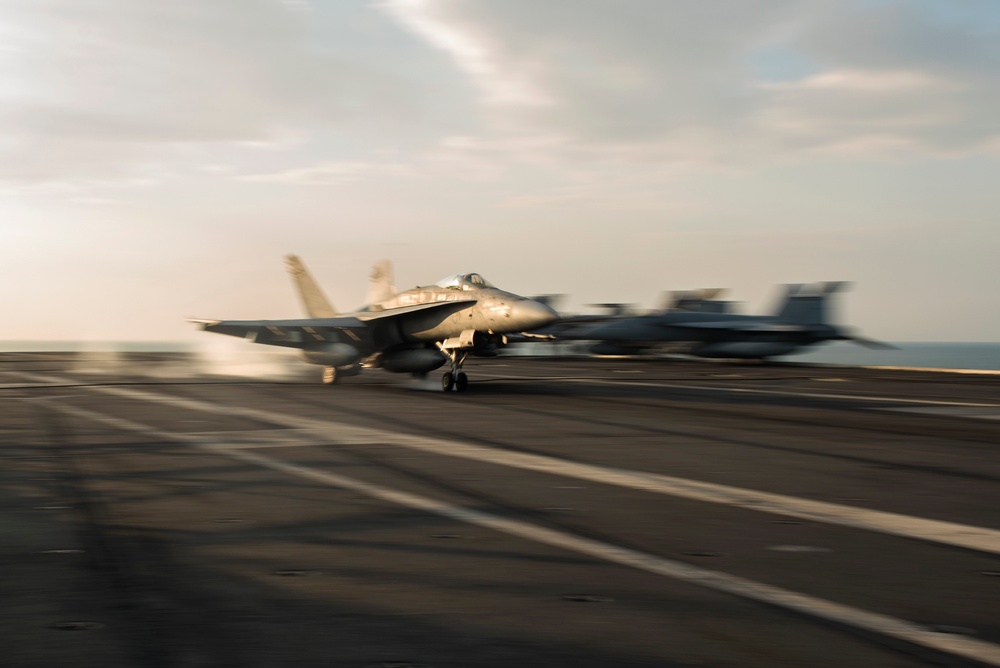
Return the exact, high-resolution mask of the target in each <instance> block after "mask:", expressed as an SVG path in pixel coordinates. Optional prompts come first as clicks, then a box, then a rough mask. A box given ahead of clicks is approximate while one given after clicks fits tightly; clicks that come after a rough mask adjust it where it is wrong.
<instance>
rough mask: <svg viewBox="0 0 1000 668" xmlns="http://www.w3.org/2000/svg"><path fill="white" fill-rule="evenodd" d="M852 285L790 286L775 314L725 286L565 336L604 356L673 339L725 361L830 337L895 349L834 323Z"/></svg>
mask: <svg viewBox="0 0 1000 668" xmlns="http://www.w3.org/2000/svg"><path fill="white" fill-rule="evenodd" d="M846 285H847V284H846V283H843V282H834V283H818V284H814V285H790V286H788V289H787V293H786V295H785V298H784V300H783V302H782V304H781V306H780V307H779V308H778V310H777V311H776V312H775V313H774V314H773V315H741V314H736V313H733V312H732V307H731V302H726V301H721V300H718V299H716V297H717V296H718V294H719V293H720V292H721V291H719V290H714V289H713V290H705V291H696V292H683V293H673V295H672V301H671V304H670V305H669V306H668V308H666V309H665V310H663V311H660V312H656V313H650V314H647V315H642V316H636V317H625V318H616V319H614V320H610V321H607V322H604V323H600V324H596V325H591V326H583V327H580V328H576V329H575V330H573V331H571V332H564V333H563V334H562V335H561V337H560V338H563V339H574V340H588V341H598V342H599V343H597V344H596V345H594V346H593V347H592V348H591V352H594V353H596V354H598V355H634V354H641V353H643V352H647V351H649V350H651V349H652V348H655V347H662V346H663V344H665V343H670V344H672V345H670V349H671V351H672V352H680V353H684V354H687V355H694V356H697V357H709V358H724V359H758V360H759V359H768V358H771V357H777V356H780V355H789V354H793V353H797V352H802V351H804V350H805V349H806V348H808V347H810V346H813V345H816V344H818V343H821V342H824V341H854V342H856V343H860V344H862V345H866V346H872V347H890V346H886V345H885V344H882V343H878V342H876V341H871V340H868V339H864V338H862V337H859V336H856V335H855V334H853V333H851V332H850V331H849V330H847V329H846V328H844V327H839V326H837V325H834V324H831V323H830V321H829V301H830V299H831V298H832V297H833V296H834V295H835V294H837V293H838V292H840V291H841V290H842V289H843V288H844V287H845V286H846Z"/></svg>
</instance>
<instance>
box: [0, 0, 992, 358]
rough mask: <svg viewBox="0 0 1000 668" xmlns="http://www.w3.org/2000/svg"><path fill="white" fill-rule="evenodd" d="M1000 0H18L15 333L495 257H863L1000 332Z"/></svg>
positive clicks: (486, 270) (619, 267) (962, 317)
mask: <svg viewBox="0 0 1000 668" xmlns="http://www.w3.org/2000/svg"><path fill="white" fill-rule="evenodd" d="M998 45H1000V3H997V2H995V1H994V0H967V1H965V2H954V1H952V0H940V1H939V0H710V1H705V2H690V1H689V0H618V1H616V2H609V1H606V0H604V1H594V0H545V1H544V2H539V1H538V0H380V1H369V0H284V1H280V0H213V1H212V2H205V1H204V0H172V1H170V2H151V1H149V0H10V1H8V2H4V3H3V5H2V7H0V148H2V152H0V266H2V267H3V270H2V276H3V283H4V285H3V289H2V290H0V294H2V295H3V297H2V299H0V308H2V310H3V314H4V327H3V331H2V333H0V339H8V340H9V339H32V340H38V339H114V340H133V339H155V340H181V339H184V340H188V339H192V338H196V337H202V336H208V335H206V334H202V333H199V332H196V331H195V330H194V327H193V326H191V325H190V324H188V323H186V322H185V321H184V319H185V318H187V317H217V318H232V319H237V318H283V317H297V316H299V315H300V311H299V306H298V303H297V301H296V299H295V297H294V294H293V292H292V289H291V287H290V284H289V281H288V277H287V276H286V275H285V272H284V268H283V266H282V256H283V255H285V254H287V253H296V254H298V255H300V256H301V257H302V259H303V260H304V261H305V262H306V264H307V265H308V266H309V268H310V269H311V270H312V272H313V273H314V274H315V276H316V278H317V279H318V280H319V282H320V283H321V284H322V285H323V286H324V288H325V289H326V291H327V293H328V294H329V296H330V298H331V300H332V301H333V302H334V304H335V305H336V306H337V307H338V308H340V309H353V308H355V307H358V306H360V305H361V304H362V303H363V301H364V297H365V292H366V288H367V280H368V279H367V276H368V272H369V269H370V267H371V265H372V264H373V263H374V262H376V261H378V260H380V259H383V258H386V259H389V260H391V261H393V262H394V264H395V273H396V282H397V285H398V286H399V287H400V288H407V287H412V286H414V285H417V284H426V283H432V282H434V281H436V280H438V279H440V278H441V277H442V276H445V275H448V274H453V273H456V272H468V271H476V272H479V273H481V274H482V275H483V276H485V277H486V278H487V279H489V280H490V281H491V282H493V283H495V284H496V285H497V286H499V287H501V288H503V289H507V290H511V291H514V292H517V293H521V294H526V295H533V294H541V293H566V294H568V295H569V296H570V297H569V299H568V301H567V302H565V306H567V307H569V308H570V309H571V310H578V309H581V308H583V305H585V304H588V303H592V302H610V301H615V302H633V303H637V304H640V305H642V306H644V307H650V306H653V305H654V304H655V303H656V302H658V300H659V298H660V294H661V293H662V292H663V291H665V290H674V289H687V288H702V287H728V288H731V290H730V292H729V293H727V295H726V298H729V299H734V300H737V301H741V302H746V305H745V310H746V311H748V312H765V311H769V310H770V309H771V308H772V303H773V302H774V301H775V300H776V299H777V296H778V295H777V291H778V289H777V287H776V285H777V284H780V283H798V282H811V281H827V280H847V281H852V282H853V284H854V285H853V288H852V290H850V291H849V292H847V293H846V294H845V295H844V298H843V300H842V304H841V306H842V309H841V311H842V312H841V314H840V320H841V321H842V322H844V323H846V324H850V325H853V326H856V327H858V328H859V329H861V330H862V331H864V332H865V333H866V334H867V335H869V336H872V337H874V338H878V339H882V340H894V341H907V340H908V341H935V340H938V341H996V340H1000V309H998V308H997V298H996V286H997V283H998V277H1000V271H998V269H997V266H998V264H997V263H998V260H997V258H998V257H1000V219H998V211H1000V194H998V193H1000V190H998V187H997V183H1000V46H998Z"/></svg>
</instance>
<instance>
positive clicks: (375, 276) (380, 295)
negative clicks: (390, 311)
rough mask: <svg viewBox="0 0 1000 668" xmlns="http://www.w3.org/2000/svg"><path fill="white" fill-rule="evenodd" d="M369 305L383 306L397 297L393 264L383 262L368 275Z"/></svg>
mask: <svg viewBox="0 0 1000 668" xmlns="http://www.w3.org/2000/svg"><path fill="white" fill-rule="evenodd" d="M368 278H369V279H371V280H370V282H369V283H368V303H369V304H381V303H382V302H385V301H389V300H390V299H392V298H393V297H395V296H396V283H395V281H394V279H393V276H392V262H389V260H381V261H379V262H376V263H375V266H374V267H372V272H371V273H370V274H368Z"/></svg>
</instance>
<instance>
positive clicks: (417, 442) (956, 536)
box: [91, 386, 1000, 554]
mask: <svg viewBox="0 0 1000 668" xmlns="http://www.w3.org/2000/svg"><path fill="white" fill-rule="evenodd" d="M91 389H93V390H95V391H99V392H102V393H105V394H111V395H115V396H121V397H128V398H131V399H137V400H141V401H153V402H157V403H162V404H166V405H170V406H175V407H178V408H184V409H188V410H195V411H200V412H209V413H215V414H218V415H228V416H232V417H240V418H247V419H252V420H264V421H267V422H269V423H271V424H275V425H280V426H284V427H292V428H295V429H305V430H309V431H310V432H312V433H313V434H315V435H316V437H317V438H318V439H321V440H322V441H323V442H324V443H331V444H340V445H355V444H359V443H385V444H387V445H394V446H399V447H405V448H410V449H414V450H420V451H423V452H429V453H432V454H436V455H444V456H447V457H461V458H464V459H470V460H473V461H479V462H485V463H487V464H496V465H500V466H508V467H512V468H520V469H524V470H530V471H538V472H540V473H547V474H552V475H561V476H565V477H570V478H576V479H579V480H588V481H591V482H597V483H602V484H607V485H616V486H618V487H625V488H628V489H635V490H640V491H644V492H652V493H657V494H666V495H670V496H676V497H681V498H686V499H693V500H696V501H704V502H707V503H717V504H722V505H726V506H734V507H737V508H743V509H746V510H754V511H760V512H766V513H773V514H777V515H784V516H786V517H795V518H798V519H805V520H809V521H814V522H822V523H825V524H837V525H840V526H846V527H851V528H854V529H862V530H865V531H874V532H878V533H884V534H889V535H894V536H901V537H903V538H909V539H916V540H923V541H928V542H932V543H938V544H942V545H949V546H954V547H960V548H965V549H970V550H976V551H979V552H989V553H992V554H1000V530H997V529H990V528H986V527H978V526H972V525H968V524H958V523H955V522H946V521H943V520H932V519H926V518H922V517H913V516H910V515H903V514H899V513H890V512H884V511H879V510H869V509H867V508H859V507H857V506H846V505H842V504H837V503H828V502H825V501H814V500H811V499H803V498H799V497H795V496H788V495H784V494H773V493H770V492H761V491H757V490H751V489H745V488H741V487H733V486H731V485H720V484H716V483H710V482H703V481H700V480H692V479H689V478H679V477H675V476H668V475H664V474H659V473H647V472H644V471H635V470H629V469H619V468H613V467H606V466H598V465H594V464H585V463H582V462H574V461H570V460H566V459H560V458H557V457H549V456H546V455H536V454H531V453H524V452H513V451H510V450H504V449H501V448H494V447H488V446H484V445H474V444H472V443H464V442H460V441H454V440H446V439H439V438H432V437H427V436H415V435H412V434H403V433H397V432H391V431H386V430H382V429H374V428H369V427H358V426H353V425H348V424H344V423H339V422H332V421H329V420H316V419H311V418H303V417H295V416H291V415H285V414H281V413H275V412H272V411H266V410H257V409H253V410H251V409H247V408H238V407H234V406H224V405H222V404H215V403H210V402H205V401H200V400H196V399H183V398H180V397H172V396H168V395H164V394H159V393H154V392H148V391H145V390H136V389H132V388H125V387H114V386H95V387H93V388H91Z"/></svg>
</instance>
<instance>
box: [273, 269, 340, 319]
mask: <svg viewBox="0 0 1000 668" xmlns="http://www.w3.org/2000/svg"><path fill="white" fill-rule="evenodd" d="M285 266H286V267H287V268H288V273H289V274H291V275H292V280H293V281H294V282H295V289H296V292H298V293H299V299H300V300H301V301H302V307H303V308H304V309H305V310H306V315H308V316H309V317H310V318H333V317H336V315H337V310H336V309H335V308H333V305H332V304H331V303H330V300H329V299H327V298H326V295H324V294H323V291H322V290H320V287H319V285H317V284H316V281H315V280H313V277H312V275H311V274H310V273H309V272H308V271H306V267H305V265H304V264H302V260H300V259H299V258H298V256H297V255H286V256H285Z"/></svg>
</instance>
